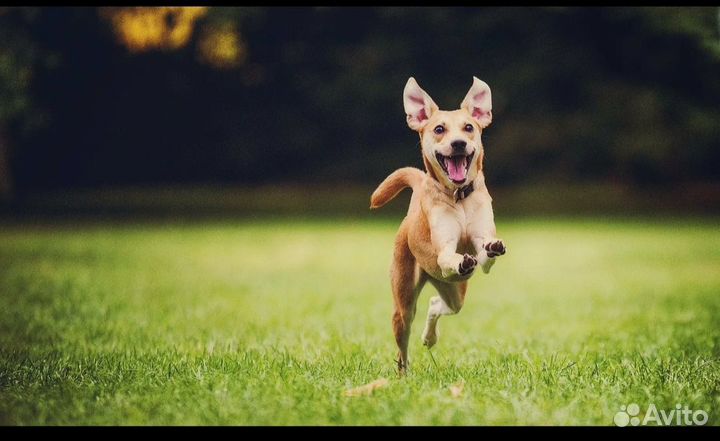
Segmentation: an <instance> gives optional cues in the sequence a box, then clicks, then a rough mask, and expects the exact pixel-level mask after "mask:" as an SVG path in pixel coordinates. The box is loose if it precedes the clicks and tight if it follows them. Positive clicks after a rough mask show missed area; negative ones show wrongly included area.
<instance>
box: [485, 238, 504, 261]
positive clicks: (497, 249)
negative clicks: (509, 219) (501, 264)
mask: <svg viewBox="0 0 720 441" xmlns="http://www.w3.org/2000/svg"><path fill="white" fill-rule="evenodd" d="M483 248H485V251H486V252H487V256H488V257H490V258H492V257H497V256H502V255H503V254H505V251H506V250H507V249H506V248H505V244H504V243H503V241H502V240H501V239H497V240H494V241H492V242H488V243H486V244H485V245H484V246H483Z"/></svg>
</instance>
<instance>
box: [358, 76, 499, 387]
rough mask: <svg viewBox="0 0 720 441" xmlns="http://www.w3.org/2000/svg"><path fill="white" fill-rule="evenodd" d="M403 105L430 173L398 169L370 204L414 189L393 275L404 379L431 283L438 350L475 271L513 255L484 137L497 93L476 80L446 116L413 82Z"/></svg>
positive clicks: (431, 333)
mask: <svg viewBox="0 0 720 441" xmlns="http://www.w3.org/2000/svg"><path fill="white" fill-rule="evenodd" d="M403 104H404V106H405V113H406V114H407V124H408V126H409V127H410V128H411V129H412V130H415V131H416V132H418V134H419V135H420V147H421V152H422V158H423V162H424V164H425V172H423V171H421V170H420V169H417V168H414V167H404V168H401V169H398V170H396V171H394V172H393V173H391V174H390V175H389V176H388V177H387V178H385V180H384V181H383V182H382V183H381V184H380V185H379V186H378V188H377V189H376V190H375V191H374V192H373V194H372V196H371V198H370V208H371V209H376V208H379V207H382V206H383V205H385V204H386V203H387V202H388V201H390V200H391V199H393V198H394V197H395V196H397V195H398V193H400V192H401V191H402V190H403V189H404V188H406V187H410V188H411V189H412V197H411V199H410V206H409V208H408V213H407V216H406V217H405V219H403V221H402V223H401V224H400V228H399V230H398V233H397V235H396V237H395V247H394V252H393V260H392V265H391V270H390V280H391V285H392V291H393V298H394V304H395V310H394V313H393V317H392V327H393V332H394V334H395V341H396V343H397V346H398V359H397V367H398V371H399V373H400V374H404V373H405V372H406V369H407V367H408V343H409V338H410V326H411V324H412V322H413V319H414V318H415V311H416V305H417V300H418V296H419V294H420V291H421V290H422V288H423V286H424V285H425V284H426V283H427V282H430V283H431V284H432V285H433V286H434V287H435V288H436V289H437V291H438V294H439V295H438V296H435V297H432V298H431V299H430V307H429V310H428V315H427V320H426V323H425V329H424V330H423V333H422V342H423V344H424V345H425V346H427V347H428V348H432V347H433V346H434V345H435V344H436V343H437V341H438V319H439V318H440V316H443V315H450V314H456V313H458V312H459V311H460V309H461V308H462V306H463V303H464V301H465V293H466V292H467V285H468V279H469V278H470V277H471V276H472V275H473V274H474V272H475V268H476V267H477V266H479V267H480V268H482V271H483V272H484V273H486V274H487V273H488V272H489V271H490V268H491V267H492V266H493V265H494V264H495V260H496V259H497V257H498V256H501V255H503V254H505V252H506V248H505V244H504V243H503V241H502V240H501V239H499V238H498V237H497V234H496V229H495V220H494V215H493V209H492V198H491V197H490V193H489V192H488V189H487V187H486V186H485V177H484V175H483V156H484V150H483V144H482V141H481V135H482V131H483V129H485V128H486V127H487V126H489V125H490V123H491V122H492V98H491V92H490V87H489V86H488V85H487V84H486V83H485V82H484V81H481V80H479V79H478V78H477V77H473V84H472V87H470V90H469V91H468V93H467V95H466V96H465V99H464V100H463V101H462V104H461V105H460V109H458V110H453V111H444V110H440V109H439V108H438V106H437V105H436V104H435V102H434V101H433V100H432V98H430V95H428V94H427V93H426V92H425V91H424V90H423V89H422V88H421V87H420V86H419V85H418V83H417V82H416V81H415V79H414V78H412V77H410V79H408V81H407V84H406V85H405V90H404V92H403Z"/></svg>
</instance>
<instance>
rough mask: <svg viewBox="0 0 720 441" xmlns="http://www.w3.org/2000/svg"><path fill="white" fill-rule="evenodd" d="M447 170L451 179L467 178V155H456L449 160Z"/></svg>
mask: <svg viewBox="0 0 720 441" xmlns="http://www.w3.org/2000/svg"><path fill="white" fill-rule="evenodd" d="M447 170H448V175H449V176H450V179H452V180H453V181H462V180H464V179H465V157H464V156H455V157H454V158H450V159H449V160H448V161H447Z"/></svg>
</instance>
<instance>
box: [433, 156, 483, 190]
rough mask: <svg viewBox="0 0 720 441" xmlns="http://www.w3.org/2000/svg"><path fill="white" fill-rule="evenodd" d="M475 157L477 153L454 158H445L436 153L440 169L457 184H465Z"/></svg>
mask: <svg viewBox="0 0 720 441" xmlns="http://www.w3.org/2000/svg"><path fill="white" fill-rule="evenodd" d="M473 155H475V152H472V153H471V154H469V155H463V154H459V155H452V156H445V155H443V154H440V153H438V152H435V157H436V158H437V161H438V163H439V164H440V167H442V169H443V171H444V172H445V174H446V175H448V177H449V178H450V180H451V181H453V183H455V184H463V183H465V179H467V172H468V169H469V168H470V163H471V162H472V158H473Z"/></svg>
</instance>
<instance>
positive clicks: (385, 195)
mask: <svg viewBox="0 0 720 441" xmlns="http://www.w3.org/2000/svg"><path fill="white" fill-rule="evenodd" d="M424 174H425V173H423V172H422V171H421V170H420V169H417V168H415V167H403V168H399V169H397V170H395V171H394V172H392V173H391V174H390V176H388V177H387V178H385V180H384V181H382V183H381V184H380V185H379V186H378V188H377V189H375V191H374V192H373V194H372V196H370V208H380V207H382V206H383V205H385V204H386V203H388V202H389V201H390V200H392V199H393V198H394V197H395V196H397V195H398V193H400V192H401V191H402V190H403V189H404V188H405V187H410V188H412V189H413V191H415V189H417V188H418V186H419V185H420V183H421V182H422V180H423V175H424Z"/></svg>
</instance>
